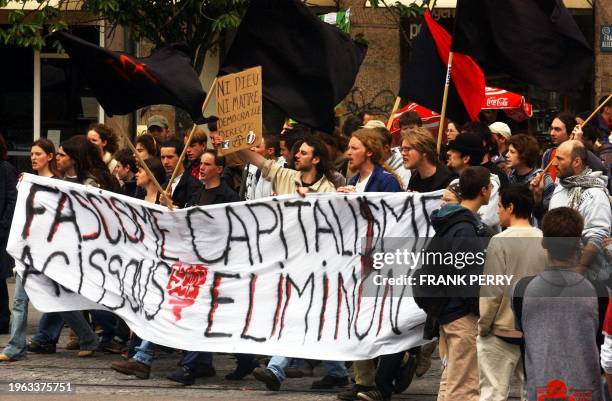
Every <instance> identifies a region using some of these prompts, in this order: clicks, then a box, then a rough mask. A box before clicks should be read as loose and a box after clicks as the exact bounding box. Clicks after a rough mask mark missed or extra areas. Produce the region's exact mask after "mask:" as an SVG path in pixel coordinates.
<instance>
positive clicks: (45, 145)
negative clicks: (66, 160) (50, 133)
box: [30, 138, 62, 178]
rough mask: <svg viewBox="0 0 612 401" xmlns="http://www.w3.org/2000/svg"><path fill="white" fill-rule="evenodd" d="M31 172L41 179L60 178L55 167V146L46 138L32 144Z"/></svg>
mask: <svg viewBox="0 0 612 401" xmlns="http://www.w3.org/2000/svg"><path fill="white" fill-rule="evenodd" d="M30 161H31V162H32V170H34V172H35V173H36V174H38V175H40V176H41V177H53V178H61V176H62V175H61V174H60V172H59V171H58V170H57V166H56V165H55V145H54V144H53V142H51V141H50V140H48V139H46V138H41V139H38V140H37V141H35V142H34V143H33V144H32V148H31V149H30Z"/></svg>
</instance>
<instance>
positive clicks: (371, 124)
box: [361, 120, 387, 128]
mask: <svg viewBox="0 0 612 401" xmlns="http://www.w3.org/2000/svg"><path fill="white" fill-rule="evenodd" d="M361 128H387V126H386V125H385V123H383V122H382V121H380V120H370V121H368V122H367V123H366V124H365V125H363V126H362V127H361Z"/></svg>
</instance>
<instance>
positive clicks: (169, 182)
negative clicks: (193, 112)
mask: <svg viewBox="0 0 612 401" xmlns="http://www.w3.org/2000/svg"><path fill="white" fill-rule="evenodd" d="M216 85H217V78H215V79H214V80H213V82H212V84H211V85H210V89H209V90H208V93H207V94H206V99H204V104H203V105H202V114H204V110H206V108H207V107H208V103H209V102H210V99H211V98H212V92H213V90H214V89H215V86H216ZM196 128H198V125H197V124H196V123H194V124H193V127H191V131H190V132H189V137H188V138H187V142H186V143H185V146H184V147H183V152H182V153H181V157H179V160H178V163H176V167H174V171H173V172H172V176H171V177H170V180H168V185H166V193H168V191H170V189H171V188H172V183H173V182H174V179H175V178H176V175H177V174H178V171H179V169H180V167H181V165H182V164H183V160H185V153H186V152H187V146H189V144H190V143H191V138H192V137H193V134H194V133H195V130H196Z"/></svg>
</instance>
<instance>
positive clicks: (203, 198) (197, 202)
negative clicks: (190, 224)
mask: <svg viewBox="0 0 612 401" xmlns="http://www.w3.org/2000/svg"><path fill="white" fill-rule="evenodd" d="M239 201H240V197H239V196H238V193H237V192H236V191H234V190H233V189H232V188H230V186H229V185H227V184H226V183H225V181H223V180H221V185H219V186H218V187H215V188H212V189H206V188H204V187H202V189H201V190H200V191H198V192H196V193H194V194H193V195H192V196H191V198H190V199H189V201H187V204H186V205H185V207H190V206H206V205H218V204H220V203H230V202H239Z"/></svg>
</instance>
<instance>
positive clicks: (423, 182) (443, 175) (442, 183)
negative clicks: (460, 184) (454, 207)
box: [408, 163, 457, 192]
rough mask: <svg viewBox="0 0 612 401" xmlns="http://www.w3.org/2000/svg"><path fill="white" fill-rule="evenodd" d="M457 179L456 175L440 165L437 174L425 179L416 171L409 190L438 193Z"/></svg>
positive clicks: (411, 178)
mask: <svg viewBox="0 0 612 401" xmlns="http://www.w3.org/2000/svg"><path fill="white" fill-rule="evenodd" d="M455 178H457V176H456V175H455V173H453V172H452V171H450V170H449V169H448V168H446V167H445V166H443V165H442V164H439V163H438V164H437V165H436V172H435V174H434V175H432V176H431V177H427V178H424V179H423V178H421V176H420V175H419V172H418V171H414V172H413V173H412V177H410V181H409V182H408V189H409V190H411V191H414V192H432V191H438V190H440V189H444V188H446V187H447V186H448V185H449V184H450V183H451V181H452V180H454V179H455Z"/></svg>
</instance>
